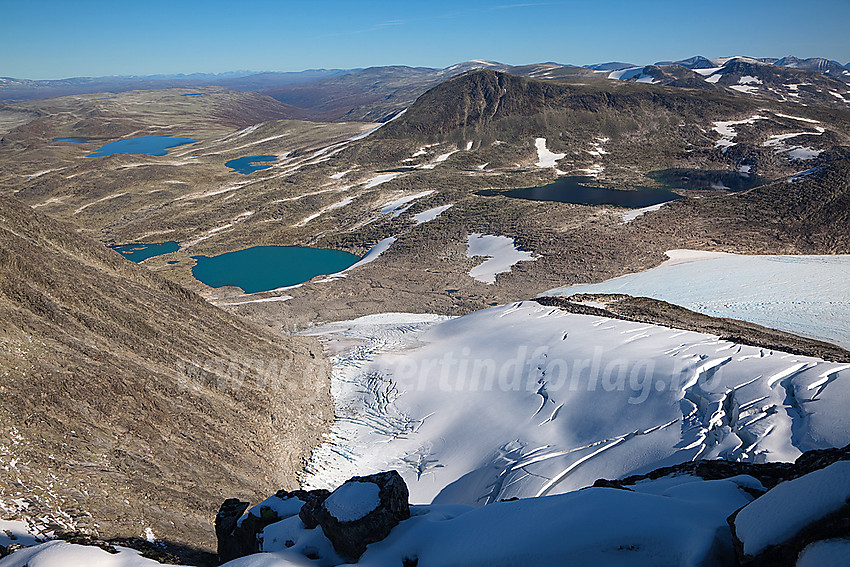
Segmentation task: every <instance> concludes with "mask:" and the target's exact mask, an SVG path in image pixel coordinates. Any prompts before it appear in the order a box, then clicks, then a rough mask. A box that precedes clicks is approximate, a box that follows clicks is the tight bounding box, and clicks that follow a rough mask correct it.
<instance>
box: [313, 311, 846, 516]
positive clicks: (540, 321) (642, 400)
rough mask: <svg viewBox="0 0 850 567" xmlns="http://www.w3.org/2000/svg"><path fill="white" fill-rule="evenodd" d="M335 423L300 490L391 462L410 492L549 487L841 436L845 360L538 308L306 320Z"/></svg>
mask: <svg viewBox="0 0 850 567" xmlns="http://www.w3.org/2000/svg"><path fill="white" fill-rule="evenodd" d="M314 334H320V335H324V336H325V337H327V339H328V341H329V346H330V347H331V348H333V349H335V351H336V352H341V354H339V355H338V356H337V357H336V359H335V365H334V374H333V382H332V383H333V394H334V397H335V403H336V414H337V422H336V424H335V425H334V427H333V433H332V435H331V436H330V438H328V440H327V442H326V443H324V444H323V446H322V447H320V448H319V449H318V450H317V451H315V452H314V455H313V459H312V462H311V464H310V466H309V468H308V472H307V473H306V474H305V475H304V477H303V478H302V481H303V482H304V484H306V485H307V486H309V487H315V488H334V487H336V486H338V485H339V484H341V483H342V482H343V481H344V480H346V479H347V478H349V477H351V476H354V475H363V474H369V473H373V472H376V471H380V470H387V469H397V470H398V471H399V472H400V473H401V475H402V476H403V478H404V479H405V481H406V482H407V484H408V487H409V489H410V494H411V501H412V502H414V503H420V504H427V503H430V502H433V503H434V504H447V505H448V504H465V505H483V504H487V503H491V502H496V501H499V500H501V499H505V498H511V497H520V498H524V497H530V496H545V495H550V494H561V493H566V492H569V491H573V490H576V489H579V488H583V487H586V486H589V485H590V484H592V483H593V482H594V481H595V480H596V479H599V478H620V477H623V476H625V475H629V474H638V473H643V472H647V471H650V470H653V469H656V468H658V467H661V466H667V465H672V464H676V463H682V462H686V461H690V460H694V459H712V458H724V459H728V460H742V461H753V462H765V461H793V460H794V459H796V458H797V457H798V456H799V455H800V454H801V453H802V452H803V451H806V450H808V449H814V448H825V447H836V446H844V445H846V444H847V443H848V442H850V415H848V414H847V412H846V410H845V406H844V400H846V399H848V396H850V365H842V364H837V363H827V362H824V361H822V360H819V359H815V358H810V357H805V356H796V355H790V354H786V353H782V352H774V351H770V350H766V349H761V348H757V347H750V346H741V345H736V344H733V343H730V342H727V341H722V340H718V339H717V338H716V337H713V336H710V335H704V334H700V333H695V332H690V331H680V330H673V329H669V328H664V327H658V326H654V325H648V324H640V323H633V322H627V321H619V320H612V319H607V318H603V317H595V316H588V315H576V314H570V313H566V312H563V311H561V310H559V309H557V308H551V307H544V306H541V305H540V304H538V303H536V302H523V303H516V304H510V305H505V306H500V307H494V308H491V309H487V310H484V311H479V312H476V313H473V314H470V315H467V316H465V317H461V318H457V319H451V320H446V319H445V318H439V317H433V316H430V317H429V316H423V315H410V316H406V315H398V314H395V315H383V316H370V317H364V318H361V319H357V320H355V321H350V322H345V323H335V324H331V325H328V326H325V327H323V328H318V329H316V330H314Z"/></svg>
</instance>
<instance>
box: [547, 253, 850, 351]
mask: <svg viewBox="0 0 850 567" xmlns="http://www.w3.org/2000/svg"><path fill="white" fill-rule="evenodd" d="M667 255H668V256H671V257H673V258H675V261H668V262H665V263H663V264H661V265H660V266H658V267H657V268H653V269H651V270H647V271H645V272H640V273H636V274H629V275H626V276H622V277H619V278H614V279H611V280H608V281H605V282H602V283H598V284H589V285H575V286H570V287H565V288H559V289H554V290H551V291H547V292H546V293H545V294H544V295H572V294H574V293H627V294H629V295H633V296H645V297H653V298H655V299H661V300H664V301H669V302H670V303H675V304H676V305H681V306H683V307H687V308H688V309H692V310H694V311H698V312H700V313H705V314H707V315H713V316H715V317H732V318H734V319H743V320H745V321H751V322H753V323H758V324H759V325H765V326H767V327H774V328H776V329H781V330H784V331H789V332H792V333H796V334H799V335H803V336H806V337H812V338H816V339H821V340H825V341H829V342H832V343H834V344H837V345H839V346H842V347H844V348H850V327H849V326H848V325H847V321H850V286H848V285H847V282H848V281H850V256H847V255H843V256H842V255H836V256H746V255H737V254H718V253H711V252H700V251H686V250H685V251H682V250H673V251H669V252H668V253H667Z"/></svg>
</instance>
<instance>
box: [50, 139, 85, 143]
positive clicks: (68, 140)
mask: <svg viewBox="0 0 850 567" xmlns="http://www.w3.org/2000/svg"><path fill="white" fill-rule="evenodd" d="M88 141H89V139H88V138H54V139H53V143H54V144H55V143H61V142H66V143H69V144H85V143H86V142H88Z"/></svg>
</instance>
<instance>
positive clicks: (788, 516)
mask: <svg viewBox="0 0 850 567" xmlns="http://www.w3.org/2000/svg"><path fill="white" fill-rule="evenodd" d="M848 499H850V461H840V462H837V463H833V464H832V465H830V466H828V467H826V468H825V469H822V470H819V471H815V472H813V473H810V474H807V475H806V476H803V477H800V478H797V479H794V480H790V481H788V482H783V483H782V484H780V485H779V486H777V487H775V488H774V489H773V490H771V491H769V492H768V493H767V494H765V495H764V496H762V497H761V498H759V499H758V501H756V502H754V503H753V504H752V505H750V506H747V507H746V508H744V509H743V510H741V511H740V512H739V513H738V514H737V516H736V517H735V521H734V525H735V534H736V536H737V537H738V539H739V540H740V541H741V543H742V544H743V551H744V553H745V554H746V555H750V556H753V555H758V554H760V553H762V552H763V551H764V550H765V549H766V548H767V547H769V546H772V545H778V544H781V543H782V542H784V541H787V540H788V539H790V538H792V537H794V535H795V534H797V533H798V532H799V531H800V530H801V529H803V528H805V527H806V526H808V525H809V524H811V523H812V522H815V521H817V520H819V519H821V518H823V517H824V516H826V515H828V514H831V513H833V512H835V511H837V510H838V509H840V508H841V507H842V506H844V505H845V504H846V503H847V501H848Z"/></svg>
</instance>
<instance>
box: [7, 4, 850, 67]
mask: <svg viewBox="0 0 850 567" xmlns="http://www.w3.org/2000/svg"><path fill="white" fill-rule="evenodd" d="M848 22H850V0H809V1H806V2H801V1H800V0H793V1H786V0H769V1H768V0H737V1H727V0H716V1H713V2H685V1H679V2H674V1H666V0H665V1H661V0H657V1H653V0H649V1H640V0H607V1H599V0H597V1H585V0H568V1H562V2H534V1H529V2H516V3H511V0H502V1H495V2H485V1H481V0H454V1H446V0H430V1H424V0H423V1H417V2H406V1H403V0H396V1H375V2H353V1H343V0H334V1H330V0H328V1H322V0H314V1H302V0H278V1H270V0H243V1H240V2H233V1H218V0H207V1H204V2H192V1H181V0H173V1H172V2H164V1H160V0H149V1H136V2H124V1H122V0H110V1H100V0H76V1H72V0H65V1H59V0H0V76H7V77H19V78H31V79H45V78H53V79H55V78H62V77H73V76H99V75H121V74H155V73H192V72H223V71H232V70H241V69H251V70H268V71H298V70H302V69H309V68H322V67H324V68H354V67H368V66H373V65H411V66H428V67H446V66H449V65H451V64H453V63H457V62H460V61H466V60H469V59H489V60H495V61H501V62H503V63H509V64H523V63H534V62H541V61H556V62H559V63H571V64H576V65H583V64H589V63H599V62H604V61H612V60H617V61H627V62H633V63H653V62H655V61H657V60H660V59H681V58H685V57H689V56H691V55H696V54H700V55H705V56H707V57H720V56H726V55H739V54H746V55H752V56H764V57H767V56H771V57H782V56H784V55H788V54H794V55H797V56H798V57H827V58H830V59H836V60H838V61H839V62H840V63H842V64H845V63H847V62H848V61H850V39H848V37H850V34H848V31H847V24H848Z"/></svg>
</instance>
